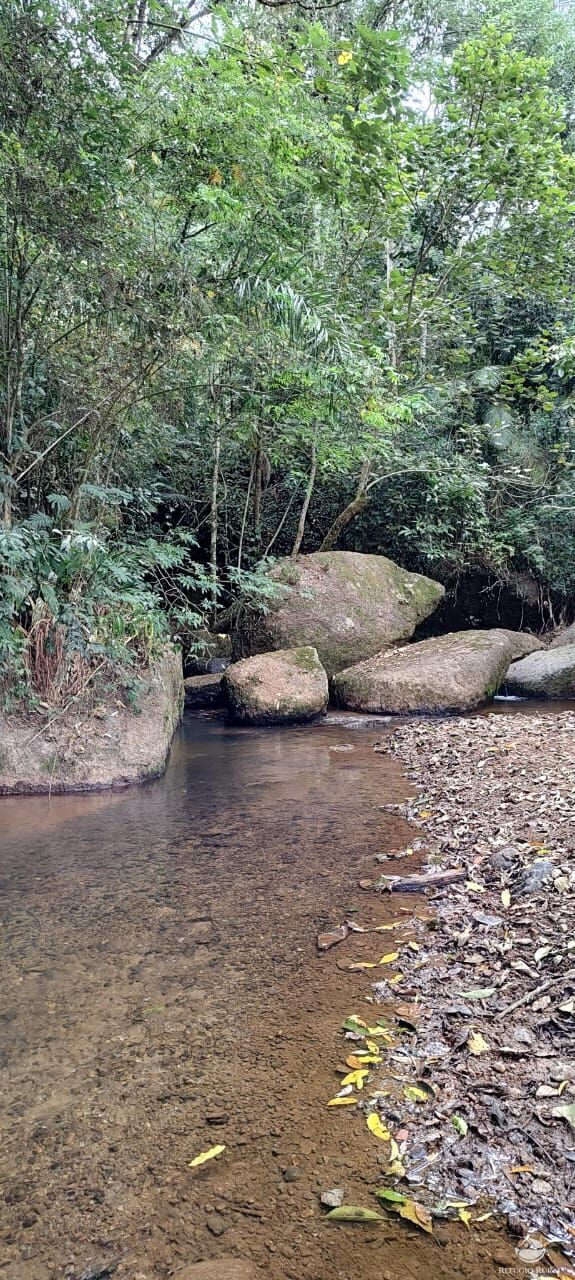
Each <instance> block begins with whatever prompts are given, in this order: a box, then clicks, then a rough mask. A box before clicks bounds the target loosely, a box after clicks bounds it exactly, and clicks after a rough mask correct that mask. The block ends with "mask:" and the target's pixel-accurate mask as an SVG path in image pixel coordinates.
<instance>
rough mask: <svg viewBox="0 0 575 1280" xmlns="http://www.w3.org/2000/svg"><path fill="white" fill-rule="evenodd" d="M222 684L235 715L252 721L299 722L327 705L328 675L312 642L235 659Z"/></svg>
mask: <svg viewBox="0 0 575 1280" xmlns="http://www.w3.org/2000/svg"><path fill="white" fill-rule="evenodd" d="M222 685H223V688H224V692H225V695H226V698H227V701H228V705H229V708H230V711H231V713H232V715H233V716H234V718H235V719H236V720H241V721H244V722H247V723H249V724H296V723H298V722H303V721H306V720H313V719H315V717H316V716H319V715H322V714H323V713H324V712H325V709H326V707H327V700H328V683H327V675H326V673H325V671H324V669H323V667H322V665H321V662H320V660H319V658H318V655H317V650H316V649H314V648H312V647H311V646H309V645H308V646H302V647H301V648H299V649H279V650H277V651H276V652H275V653H260V654H257V655H255V656H254V657H253V658H244V659H243V660H242V661H241V662H235V663H233V664H232V666H231V667H228V669H227V671H225V672H224V675H223V679H222Z"/></svg>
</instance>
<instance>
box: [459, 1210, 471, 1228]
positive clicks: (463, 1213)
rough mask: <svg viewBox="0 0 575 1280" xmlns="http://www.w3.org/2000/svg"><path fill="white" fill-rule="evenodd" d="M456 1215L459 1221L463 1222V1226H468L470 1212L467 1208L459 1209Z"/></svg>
mask: <svg viewBox="0 0 575 1280" xmlns="http://www.w3.org/2000/svg"><path fill="white" fill-rule="evenodd" d="M457 1217H458V1218H460V1220H461V1222H464V1223H465V1226H466V1227H467V1228H469V1223H470V1222H471V1214H470V1212H469V1209H460V1210H459V1213H458V1214H457Z"/></svg>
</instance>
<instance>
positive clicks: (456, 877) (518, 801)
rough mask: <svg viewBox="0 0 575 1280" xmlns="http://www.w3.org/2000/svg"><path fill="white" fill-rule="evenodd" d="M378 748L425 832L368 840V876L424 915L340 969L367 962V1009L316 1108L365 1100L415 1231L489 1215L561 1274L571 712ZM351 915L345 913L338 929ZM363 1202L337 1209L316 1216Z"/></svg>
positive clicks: (566, 1230) (424, 725)
mask: <svg viewBox="0 0 575 1280" xmlns="http://www.w3.org/2000/svg"><path fill="white" fill-rule="evenodd" d="M384 746H385V749H386V750H390V751H391V752H392V753H393V754H394V755H395V756H396V757H397V758H398V759H399V760H400V761H402V763H403V764H404V765H405V766H406V767H407V770H408V774H409V777H410V779H411V781H412V783H413V785H414V787H415V789H416V798H415V799H414V800H413V801H410V802H408V803H407V804H406V805H405V806H401V807H400V808H399V809H398V808H397V807H396V806H394V808H395V809H396V811H397V812H401V813H402V814H404V815H405V816H406V817H408V818H409V819H410V820H411V822H412V823H413V824H414V826H416V827H420V828H421V833H422V839H421V840H420V839H418V840H415V841H414V842H413V844H412V846H411V847H410V848H408V849H406V850H405V851H403V853H404V856H403V857H402V858H400V859H398V857H397V852H396V853H395V855H394V856H393V857H389V856H388V855H387V854H386V852H385V851H382V853H381V855H380V856H379V858H378V862H379V863H380V864H381V875H380V876H379V877H378V879H377V880H376V881H375V882H374V887H375V888H376V889H377V890H379V891H380V892H382V893H387V892H388V891H393V890H395V889H397V888H398V887H400V886H401V888H402V889H403V890H404V891H405V890H407V891H409V889H410V888H413V890H414V891H415V892H417V891H419V893H418V898H417V899H415V898H414V907H415V903H416V901H417V902H418V903H420V904H423V905H424V907H425V910H424V911H423V912H422V911H421V909H418V910H417V912H415V911H414V914H413V915H412V916H409V915H408V914H406V913H405V914H403V916H402V917H401V918H400V919H399V920H398V921H397V922H396V923H395V930H394V933H387V934H386V935H384V936H385V937H386V940H387V942H388V943H389V939H390V938H393V946H394V950H393V951H392V950H391V948H390V947H383V948H382V950H384V951H385V952H386V954H383V955H382V954H380V952H378V951H377V948H378V947H379V946H380V944H381V942H382V938H381V937H380V938H377V937H374V940H373V945H374V956H373V960H370V961H367V962H365V961H364V962H361V963H359V964H354V963H353V962H352V963H351V964H350V965H349V966H348V967H349V968H350V969H366V970H370V973H369V977H370V978H371V979H372V991H373V999H374V1005H378V1006H380V1007H378V1008H377V1009H376V1008H375V1007H374V1016H373V1020H372V1022H371V1025H369V1024H367V1023H366V1022H365V1019H361V1018H359V1017H358V1016H357V1015H354V1014H353V1013H352V1014H350V1017H349V1018H348V1019H346V1021H345V1023H344V1024H343V1027H342V1036H343V1053H344V1055H345V1054H347V1058H346V1068H345V1070H346V1074H345V1075H343V1077H342V1080H341V1084H340V1089H339V1092H338V1093H337V1094H336V1096H335V1097H334V1098H332V1099H329V1101H328V1105H329V1106H339V1105H341V1106H342V1107H347V1106H348V1105H352V1104H355V1105H356V1106H359V1108H360V1109H361V1110H362V1111H363V1113H364V1115H365V1118H366V1122H367V1125H368V1127H369V1129H370V1131H371V1132H372V1134H373V1136H374V1140H375V1141H376V1142H377V1143H378V1144H379V1146H380V1152H379V1153H378V1155H379V1164H380V1168H381V1170H382V1177H381V1179H380V1185H379V1186H377V1188H375V1187H374V1190H375V1194H376V1196H377V1197H378V1199H379V1201H380V1207H383V1208H384V1209H386V1210H389V1211H391V1212H394V1213H399V1214H400V1215H401V1217H404V1218H406V1219H407V1220H408V1221H410V1222H412V1223H413V1224H414V1225H415V1226H417V1227H419V1228H421V1229H422V1230H424V1231H428V1232H431V1231H432V1230H433V1226H434V1221H435V1220H438V1219H442V1218H459V1219H460V1220H461V1222H462V1223H463V1224H464V1226H465V1227H469V1226H470V1225H472V1224H473V1223H474V1222H479V1221H484V1220H485V1218H486V1217H488V1216H490V1215H491V1214H493V1213H498V1214H502V1215H504V1216H505V1218H506V1219H507V1222H508V1224H509V1226H510V1228H511V1230H512V1231H513V1232H514V1233H516V1234H517V1235H518V1236H519V1237H528V1238H529V1240H530V1242H531V1243H533V1241H535V1244H534V1253H537V1252H538V1246H540V1247H541V1248H540V1252H542V1247H543V1245H545V1246H546V1253H545V1260H544V1263H543V1264H542V1265H543V1266H544V1273H545V1274H547V1273H548V1271H549V1264H550V1263H554V1264H555V1268H556V1270H555V1274H560V1275H565V1276H570V1275H572V1274H574V1273H573V1271H572V1270H571V1268H570V1267H569V1266H568V1265H567V1264H566V1263H565V1260H564V1255H565V1254H567V1255H568V1256H571V1257H572V1256H573V1254H575V933H574V929H573V923H574V919H575V916H574V906H575V862H574V860H573V855H574V853H575V806H574V792H575V770H574V765H575V714H573V713H572V712H561V713H556V714H553V715H543V716H540V715H529V716H520V717H518V716H513V717H512V716H507V715H497V716H495V715H490V716H486V717H474V718H473V719H464V718H458V719H445V720H441V721H437V720H418V721H414V722H412V723H407V724H404V725H402V726H400V727H398V728H397V729H396V730H395V731H394V733H393V734H392V736H391V738H390V739H386V740H385V743H384ZM378 748H379V749H380V744H378V745H377V746H376V748H375V749H376V750H378ZM383 807H385V806H383ZM389 807H391V806H389ZM414 853H419V858H420V860H421V856H423V865H422V867H418V868H417V873H416V874H415V875H413V876H410V874H409V859H410V858H412V857H413V855H414ZM422 872H423V874H424V876H425V878H426V879H428V885H427V887H426V888H425V889H424V890H423V891H424V892H425V895H426V896H425V897H424V898H422V897H421V896H420V895H421V893H422V885H421V883H419V881H420V879H421V873H422ZM445 872H450V873H451V872H453V873H454V874H453V875H452V876H451V875H450V876H449V877H448V878H447V883H446V882H445V881H446V878H445V877H444V873H445ZM397 900H398V901H399V899H397ZM390 901H391V902H395V901H396V899H394V898H390ZM359 927H360V926H358V924H357V923H354V922H353V921H351V920H348V921H347V922H346V929H347V930H348V939H349V936H351V938H353V931H354V929H355V930H357V929H358V928H359ZM374 932H375V931H374ZM337 940H338V941H339V940H340V939H337ZM325 941H327V938H326V939H325ZM334 941H336V939H334ZM348 949H349V940H348V942H347V944H346V950H348ZM380 966H384V967H383V968H380ZM374 970H375V971H376V972H374ZM380 975H381V976H380ZM382 1015H383V1016H382ZM342 1070H343V1067H342ZM374 1212H377V1209H376V1208H375V1204H374V1205H373V1206H371V1207H370V1208H369V1210H368V1209H367V1208H366V1207H363V1206H353V1205H339V1204H338V1205H336V1206H334V1207H333V1208H332V1209H331V1210H330V1217H332V1218H336V1219H340V1220H343V1221H346V1220H347V1221H349V1220H352V1221H358V1220H359V1221H363V1220H366V1219H367V1217H368V1216H369V1218H371V1215H372V1213H374ZM529 1247H530V1246H529ZM559 1248H560V1249H561V1252H559ZM557 1267H559V1270H558V1269H557ZM565 1268H566V1269H565ZM532 1274H533V1275H535V1274H536V1273H532ZM541 1274H543V1273H541Z"/></svg>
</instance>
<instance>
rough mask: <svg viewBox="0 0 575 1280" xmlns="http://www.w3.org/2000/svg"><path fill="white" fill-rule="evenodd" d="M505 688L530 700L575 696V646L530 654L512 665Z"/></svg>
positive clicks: (563, 646) (568, 645) (569, 645)
mask: <svg viewBox="0 0 575 1280" xmlns="http://www.w3.org/2000/svg"><path fill="white" fill-rule="evenodd" d="M505 686H506V689H507V691H508V692H509V693H520V694H524V695H526V696H527V697H529V698H573V697H575V644H567V645H561V646H558V647H557V648H555V649H553V648H551V649H546V650H544V651H543V652H542V653H532V654H530V655H529V657H527V658H523V659H522V660H521V661H520V662H514V663H513V665H512V666H511V667H510V668H509V671H508V673H507V679H506V681H505Z"/></svg>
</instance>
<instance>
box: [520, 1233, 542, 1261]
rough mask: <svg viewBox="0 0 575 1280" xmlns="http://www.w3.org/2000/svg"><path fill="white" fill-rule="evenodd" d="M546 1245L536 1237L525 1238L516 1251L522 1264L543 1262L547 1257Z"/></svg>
mask: <svg viewBox="0 0 575 1280" xmlns="http://www.w3.org/2000/svg"><path fill="white" fill-rule="evenodd" d="M545 1250H546V1245H544V1244H541V1242H540V1241H539V1240H537V1239H536V1238H535V1236H525V1239H524V1240H522V1241H521V1244H518V1245H517V1248H516V1250H515V1252H516V1254H517V1257H518V1258H521V1261H522V1262H541V1259H542V1258H543V1257H544V1255H545Z"/></svg>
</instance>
